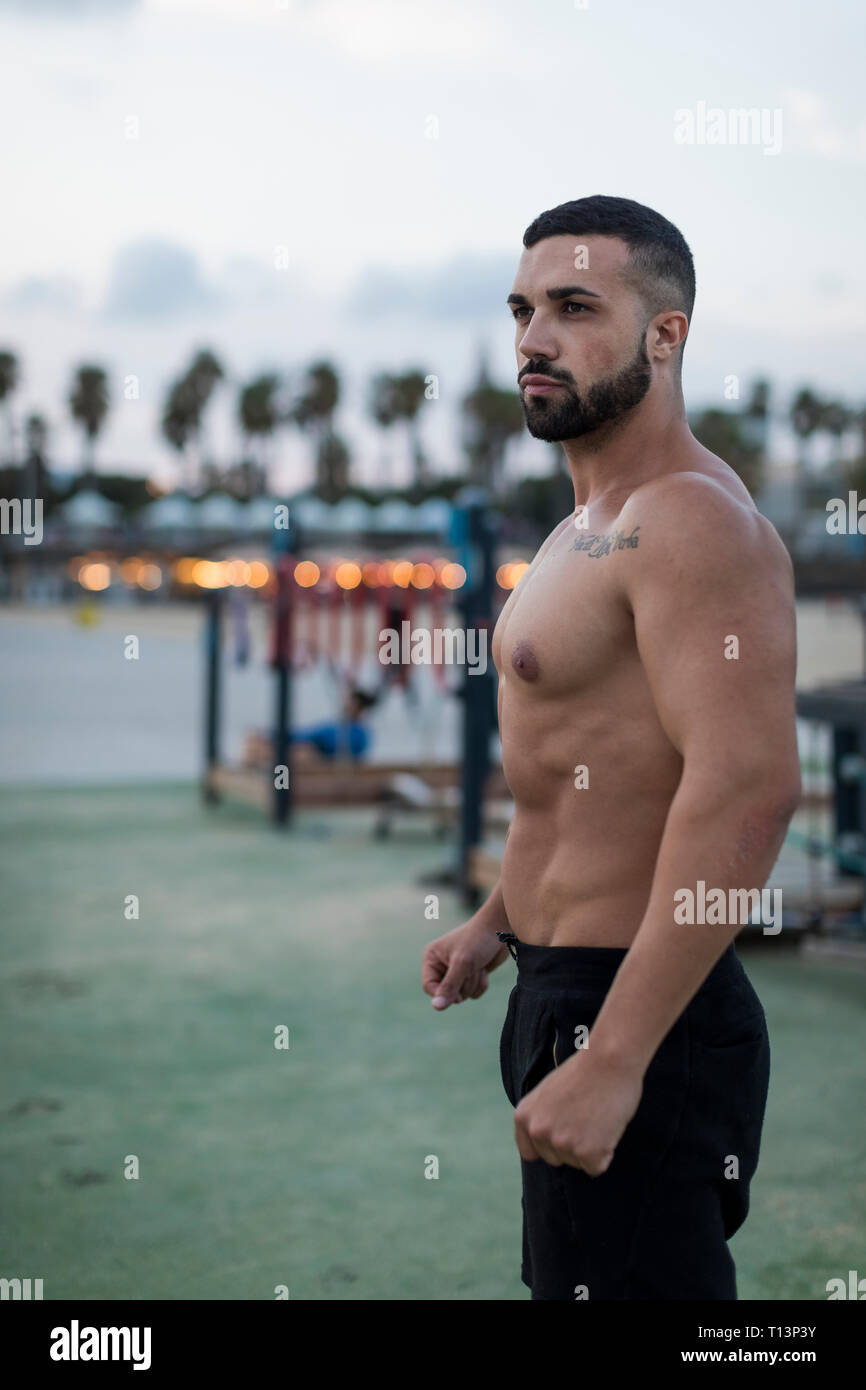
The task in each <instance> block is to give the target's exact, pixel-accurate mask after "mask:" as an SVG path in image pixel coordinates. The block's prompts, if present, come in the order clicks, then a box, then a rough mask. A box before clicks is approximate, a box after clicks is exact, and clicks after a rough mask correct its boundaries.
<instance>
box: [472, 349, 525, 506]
mask: <svg viewBox="0 0 866 1390" xmlns="http://www.w3.org/2000/svg"><path fill="white" fill-rule="evenodd" d="M461 409H462V411H463V419H464V447H465V449H466V453H467V456H468V459H469V472H470V477H471V479H472V481H473V482H477V483H480V484H481V485H482V486H484V487H487V488H490V489H491V490H492V491H496V490H497V489H498V488H499V487H500V486H501V483H502V480H503V475H504V472H505V453H506V449H507V447H508V443H509V441H510V440H511V439H512V438H513V437H514V435H516V434H520V433H521V431H522V429H523V425H524V414H523V405H522V403H521V400H520V394H519V392H517V391H509V390H504V389H503V388H502V387H501V386H496V385H494V383H493V382H492V381H491V379H490V376H489V374H488V370H487V362H486V360H485V358H484V357H483V356H482V359H481V364H480V367H479V372H478V380H477V383H476V385H475V386H474V387H473V388H472V390H471V391H470V392H469V394H468V395H467V396H465V397H464V398H463V401H462V403H461Z"/></svg>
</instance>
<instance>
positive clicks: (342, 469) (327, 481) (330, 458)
mask: <svg viewBox="0 0 866 1390" xmlns="http://www.w3.org/2000/svg"><path fill="white" fill-rule="evenodd" d="M350 460H351V455H350V453H349V449H348V447H347V445H346V442H345V440H344V439H343V437H342V435H339V434H337V432H336V431H335V430H330V431H329V432H328V433H327V434H326V435H323V436H322V438H321V439H320V440H319V446H318V452H317V454H316V491H317V492H318V494H319V496H320V497H321V498H322V499H323V501H325V502H336V501H337V500H338V499H339V498H340V497H342V495H343V493H344V492H345V491H346V488H347V487H348V485H349V463H350Z"/></svg>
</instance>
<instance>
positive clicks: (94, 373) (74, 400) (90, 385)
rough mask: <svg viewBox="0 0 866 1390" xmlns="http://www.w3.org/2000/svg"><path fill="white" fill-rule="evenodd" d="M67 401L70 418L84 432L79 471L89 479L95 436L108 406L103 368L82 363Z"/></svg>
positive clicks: (91, 469) (92, 472)
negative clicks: (81, 460) (82, 452)
mask: <svg viewBox="0 0 866 1390" xmlns="http://www.w3.org/2000/svg"><path fill="white" fill-rule="evenodd" d="M68 404H69V409H70V411H71V412H72V418H73V419H74V420H76V421H77V422H78V424H79V425H81V427H82V429H83V431H84V455H83V462H82V473H83V475H84V477H85V478H89V479H92V478H93V475H94V466H93V465H94V453H95V449H96V439H97V436H98V434H99V431H100V430H101V429H102V426H103V424H104V422H105V417H106V415H107V414H108V405H109V400H108V377H107V376H106V374H105V372H104V371H103V369H102V367H93V366H84V367H78V368H77V369H76V372H75V376H74V377H73V381H72V390H71V391H70V393H69V399H68Z"/></svg>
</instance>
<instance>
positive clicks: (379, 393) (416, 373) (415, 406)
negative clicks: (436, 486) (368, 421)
mask: <svg viewBox="0 0 866 1390" xmlns="http://www.w3.org/2000/svg"><path fill="white" fill-rule="evenodd" d="M426 399H427V375H426V373H424V372H423V371H421V369H420V368H419V367H410V368H409V370H408V371H405V372H402V373H399V374H396V375H394V374H392V373H390V372H380V374H379V375H378V376H377V377H375V378H374V379H373V382H372V384H371V391H370V413H371V415H372V416H373V418H374V419H375V420H376V422H377V423H378V424H379V425H381V426H382V428H383V429H390V428H391V426H392V425H395V424H396V423H397V422H398V421H399V420H402V421H404V422H405V424H406V434H407V438H408V445H409V462H410V472H411V476H412V481H413V484H414V487H415V488H416V489H419V490H420V489H421V488H423V486H424V484H425V483H426V482H427V481H428V477H427V460H426V459H425V457H424V450H423V448H422V445H421V437H420V433H419V430H418V412H419V411H420V409H421V406H422V405H423V404H424V402H425V400H426Z"/></svg>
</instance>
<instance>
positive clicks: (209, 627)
mask: <svg viewBox="0 0 866 1390" xmlns="http://www.w3.org/2000/svg"><path fill="white" fill-rule="evenodd" d="M221 676H222V594H221V593H220V591H219V590H218V589H214V590H213V591H212V593H210V594H209V595H208V608H207V617H206V620H205V746H204V775H203V777H202V795H203V796H204V799H205V801H207V802H211V803H213V802H215V801H219V792H218V791H217V789H216V787H215V786H214V784H213V775H214V772H215V770H216V768H217V766H218V764H219V755H220V693H221V691H220V681H221Z"/></svg>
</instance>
